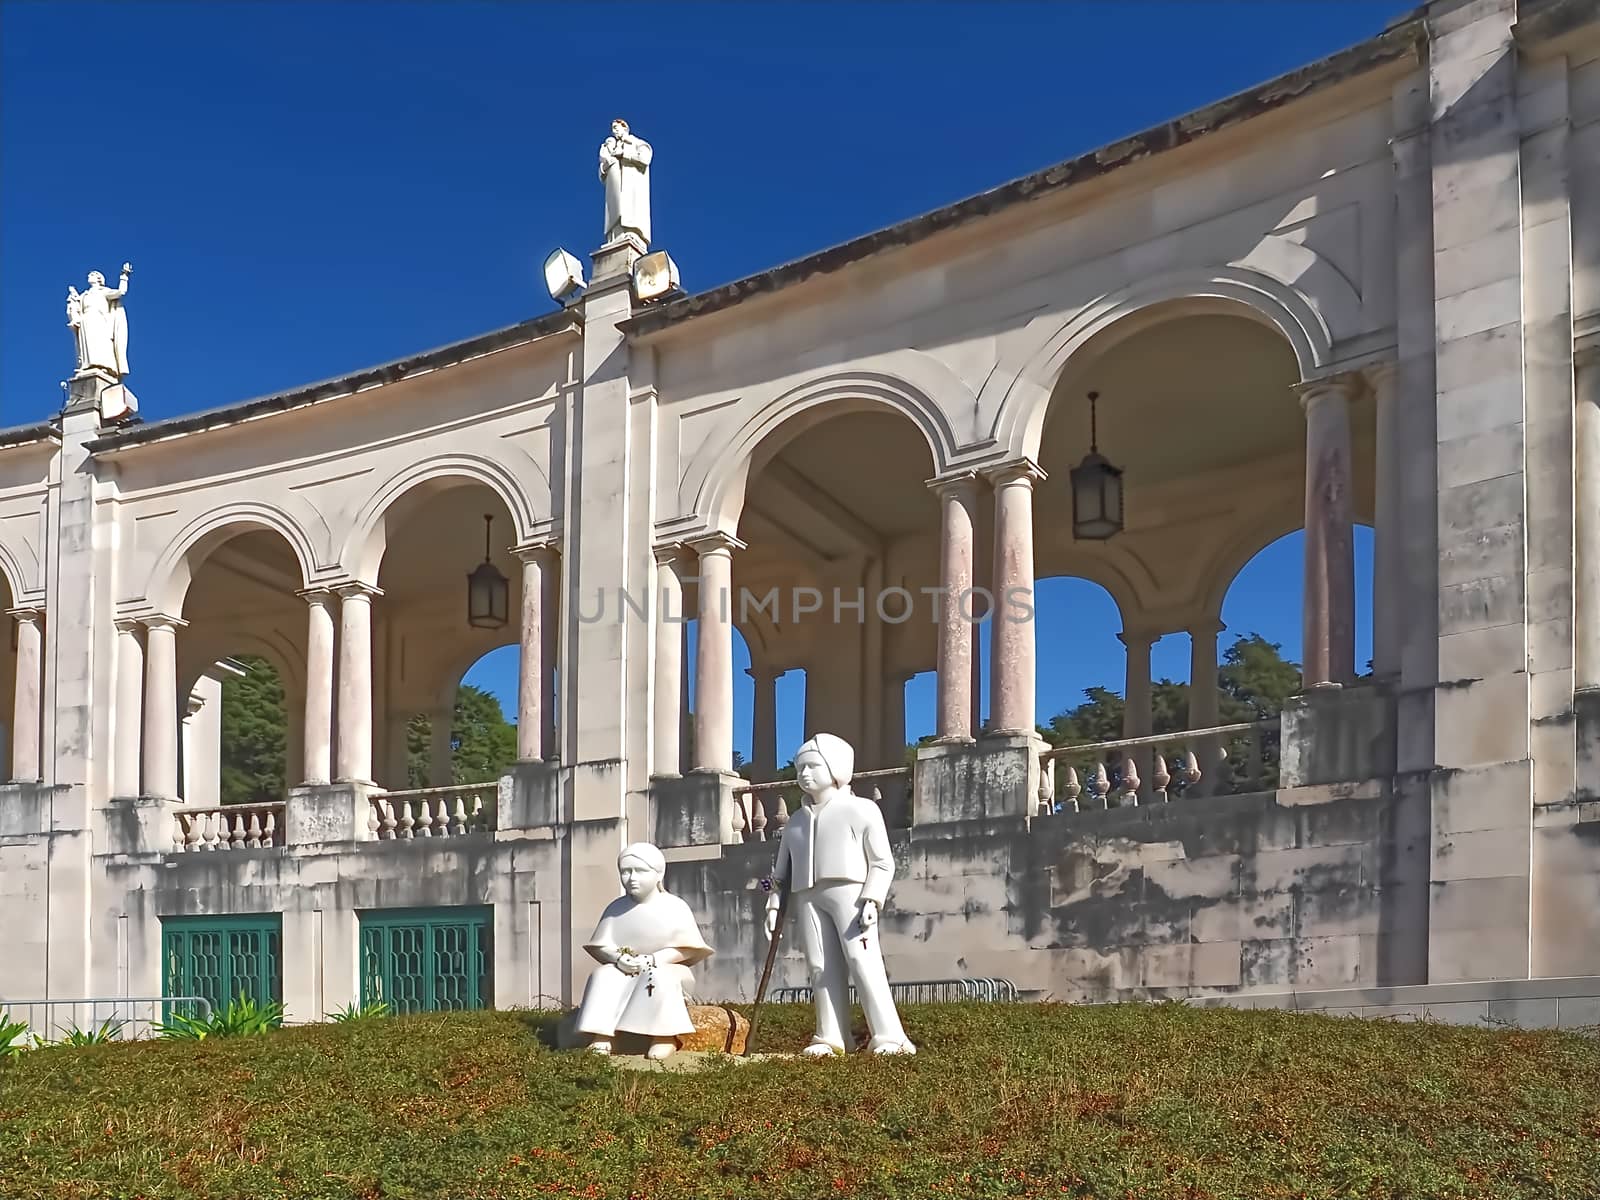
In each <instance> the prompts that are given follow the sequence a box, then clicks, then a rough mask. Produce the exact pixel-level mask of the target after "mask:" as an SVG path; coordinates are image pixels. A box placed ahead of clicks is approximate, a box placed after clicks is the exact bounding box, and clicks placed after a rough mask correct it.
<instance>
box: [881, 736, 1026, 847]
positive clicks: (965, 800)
mask: <svg viewBox="0 0 1600 1200" xmlns="http://www.w3.org/2000/svg"><path fill="white" fill-rule="evenodd" d="M1043 749H1044V741H1043V739H1042V738H1040V737H1039V735H1038V734H1036V733H989V734H985V735H984V736H983V737H982V738H979V739H977V740H976V741H974V740H972V739H962V740H952V741H949V742H934V743H932V744H930V745H926V746H922V747H920V748H918V750H917V761H916V765H915V767H914V768H913V771H912V774H913V779H914V780H915V788H914V795H915V801H914V804H913V807H914V812H913V813H912V824H913V825H914V826H921V825H939V824H945V823H947V822H950V821H988V820H994V819H996V818H1004V817H1025V816H1028V815H1029V814H1031V813H1032V812H1033V809H1034V806H1035V805H1036V803H1037V799H1036V797H1037V794H1038V790H1039V754H1040V752H1041V751H1042V750H1043Z"/></svg>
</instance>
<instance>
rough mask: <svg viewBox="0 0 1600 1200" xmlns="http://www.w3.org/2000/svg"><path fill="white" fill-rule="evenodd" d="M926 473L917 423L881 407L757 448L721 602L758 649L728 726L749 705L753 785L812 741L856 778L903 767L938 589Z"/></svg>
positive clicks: (789, 432)
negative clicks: (840, 743) (843, 759)
mask: <svg viewBox="0 0 1600 1200" xmlns="http://www.w3.org/2000/svg"><path fill="white" fill-rule="evenodd" d="M933 470H934V463H933V456H932V455H931V453H930V451H929V449H928V443H927V440H926V438H925V436H924V434H923V432H922V431H921V429H919V427H918V426H917V424H916V423H915V422H914V421H913V420H911V418H909V417H908V416H906V415H905V414H903V413H898V412H891V411H888V410H886V409H883V408H870V409H860V408H855V407H852V406H849V405H845V404H841V405H840V406H839V408H838V409H837V410H835V411H832V412H830V411H829V410H827V409H817V410H813V411H812V412H810V413H808V414H806V418H805V419H804V420H802V421H796V422H795V423H793V424H792V425H786V426H784V427H781V428H780V429H778V430H777V431H775V432H774V433H772V434H769V435H768V437H767V438H766V439H765V440H764V441H763V442H762V443H761V444H760V445H759V446H758V447H757V448H756V450H755V452H754V454H753V455H752V458H751V465H750V470H749V474H748V478H747V480H746V484H745V488H744V496H743V504H742V507H741V508H740V511H739V513H738V525H737V533H738V537H739V539H740V540H741V541H742V542H744V543H745V545H746V549H744V550H742V551H740V552H738V553H737V554H736V555H735V556H734V560H733V594H734V596H735V598H736V608H737V609H738V611H737V612H736V614H735V620H736V623H738V624H740V625H741V626H743V627H744V629H745V634H746V637H747V638H748V639H749V641H750V643H751V647H752V648H754V647H757V646H758V647H759V648H758V649H755V650H754V651H753V652H754V657H755V664H754V667H753V670H752V676H753V685H752V686H751V687H750V688H749V689H748V690H746V689H742V688H739V687H736V715H735V726H736V728H738V727H740V726H741V725H742V714H741V712H740V709H741V708H742V703H740V702H739V701H740V698H741V697H742V696H743V695H748V696H749V701H748V703H749V706H750V708H749V711H750V721H751V726H752V732H751V737H750V745H751V747H752V753H753V754H754V755H755V757H756V759H757V761H756V763H755V766H756V772H757V774H758V775H759V774H764V773H768V772H770V771H772V770H781V768H782V766H783V765H784V764H786V763H787V762H789V760H790V759H792V757H793V755H794V752H795V750H796V749H797V748H798V746H799V743H800V741H802V740H803V739H804V738H805V737H807V736H810V735H811V734H812V733H816V732H820V731H827V732H831V733H835V734H838V735H839V736H841V737H843V738H845V739H846V740H847V741H849V742H850V743H851V744H852V745H854V746H855V747H856V767H857V770H871V769H879V768H887V767H895V766H899V765H901V764H902V763H903V761H904V757H905V745H906V742H905V726H906V719H905V707H904V705H905V699H904V697H905V680H906V679H907V678H909V677H910V676H911V675H913V674H914V673H916V672H917V671H919V670H926V669H928V668H931V667H932V666H933V665H934V658H935V654H936V647H935V639H934V627H933V622H932V620H931V615H932V608H931V599H930V597H929V595H927V594H925V593H924V592H923V591H921V590H920V589H923V588H933V587H936V586H937V584H938V582H939V548H938V512H939V508H938V500H937V498H936V497H935V496H934V495H933V493H932V492H930V491H929V489H928V486H927V481H928V479H929V478H930V477H931V475H932V474H933ZM741 665H742V664H741ZM742 676H743V672H742V671H738V672H736V676H735V678H736V681H737V680H738V679H739V678H741V677H742ZM757 689H767V691H766V692H765V694H763V695H758V694H757ZM780 697H783V698H784V699H783V700H780V699H779V698H780ZM760 747H770V749H767V750H765V752H764V753H760V754H756V753H755V751H756V750H757V748H760ZM763 760H764V761H763Z"/></svg>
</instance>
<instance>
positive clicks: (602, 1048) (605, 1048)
mask: <svg viewBox="0 0 1600 1200" xmlns="http://www.w3.org/2000/svg"><path fill="white" fill-rule="evenodd" d="M589 1053H590V1054H610V1053H611V1043H610V1042H609V1041H607V1040H606V1039H605V1038H595V1040H594V1041H592V1042H590V1043H589Z"/></svg>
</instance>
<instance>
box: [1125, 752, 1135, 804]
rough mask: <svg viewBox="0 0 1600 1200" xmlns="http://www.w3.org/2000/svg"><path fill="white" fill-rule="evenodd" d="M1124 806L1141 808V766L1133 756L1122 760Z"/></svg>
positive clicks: (1127, 756) (1126, 756)
mask: <svg viewBox="0 0 1600 1200" xmlns="http://www.w3.org/2000/svg"><path fill="white" fill-rule="evenodd" d="M1121 803H1122V804H1124V805H1126V806H1127V807H1129V808H1138V807H1139V764H1138V763H1137V762H1135V761H1134V758H1133V756H1132V755H1131V754H1129V755H1125V756H1124V757H1123V759H1122V801H1121Z"/></svg>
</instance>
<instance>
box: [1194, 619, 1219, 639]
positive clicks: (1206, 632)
mask: <svg viewBox="0 0 1600 1200" xmlns="http://www.w3.org/2000/svg"><path fill="white" fill-rule="evenodd" d="M1185 629H1186V630H1187V631H1188V634H1189V636H1190V637H1191V638H1195V637H1215V636H1216V635H1217V634H1219V633H1226V632H1227V629H1228V627H1227V625H1225V624H1224V623H1223V622H1222V620H1221V619H1220V618H1218V617H1201V618H1200V619H1199V620H1195V621H1190V622H1189V624H1188V625H1187V626H1185Z"/></svg>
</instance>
